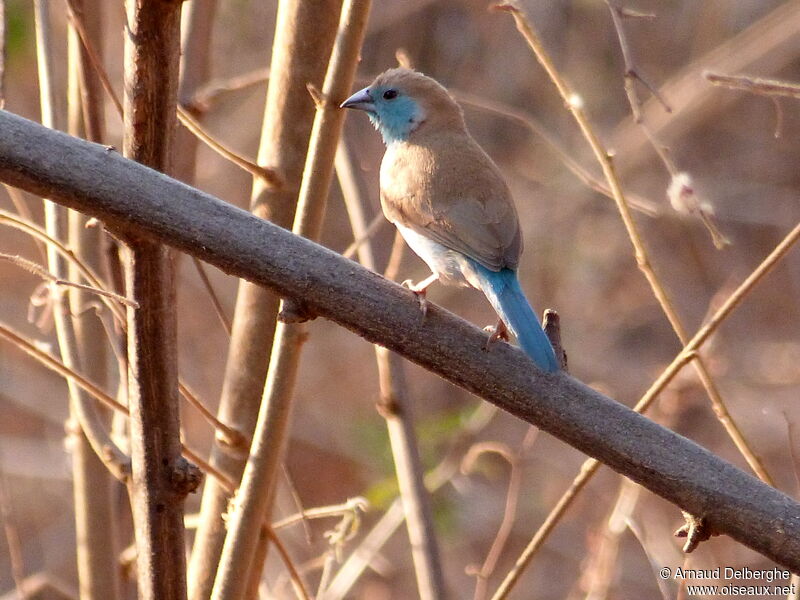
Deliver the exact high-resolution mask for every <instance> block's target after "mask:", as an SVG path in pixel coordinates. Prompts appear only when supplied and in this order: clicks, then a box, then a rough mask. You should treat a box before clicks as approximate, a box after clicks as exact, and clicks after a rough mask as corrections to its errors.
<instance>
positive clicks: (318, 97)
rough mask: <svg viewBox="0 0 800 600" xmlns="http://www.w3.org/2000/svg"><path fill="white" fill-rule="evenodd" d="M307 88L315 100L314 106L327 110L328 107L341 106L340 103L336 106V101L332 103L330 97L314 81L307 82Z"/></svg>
mask: <svg viewBox="0 0 800 600" xmlns="http://www.w3.org/2000/svg"><path fill="white" fill-rule="evenodd" d="M306 89H307V90H308V93H309V95H310V96H311V99H312V100H313V101H314V107H315V108H316V109H317V110H325V109H326V108H331V107H333V108H338V107H339V105H338V104H336V105H335V106H334V103H332V102H331V101H330V99H329V98H328V97H327V96H326V95H325V94H323V93H322V91H321V90H320V89H319V88H318V87H317V86H315V85H314V84H313V83H307V84H306Z"/></svg>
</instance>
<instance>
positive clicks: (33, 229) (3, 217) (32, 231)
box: [0, 209, 130, 327]
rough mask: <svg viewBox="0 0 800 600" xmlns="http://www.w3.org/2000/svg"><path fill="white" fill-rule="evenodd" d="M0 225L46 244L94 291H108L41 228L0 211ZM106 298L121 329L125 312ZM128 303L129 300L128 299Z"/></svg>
mask: <svg viewBox="0 0 800 600" xmlns="http://www.w3.org/2000/svg"><path fill="white" fill-rule="evenodd" d="M0 223H2V224H4V225H8V226H10V227H13V228H15V229H19V230H20V231H24V232H25V233H27V234H29V235H31V236H32V237H33V238H34V239H37V240H39V241H41V242H42V243H44V244H46V245H47V246H48V247H52V248H53V249H54V250H55V251H56V252H58V254H59V255H60V256H62V257H63V258H65V259H66V260H67V261H69V262H70V263H72V264H73V265H74V266H75V267H76V268H77V269H78V271H79V272H80V274H81V276H82V277H83V278H84V279H85V280H86V281H87V283H88V284H89V285H90V286H92V287H93V288H95V289H98V290H104V291H108V286H107V285H105V284H104V283H103V282H102V280H101V279H100V276H99V275H98V274H97V273H95V272H94V270H92V268H91V267H89V265H87V264H86V263H84V262H83V261H82V260H80V259H79V258H78V257H76V256H75V254H74V253H73V252H72V251H71V250H69V249H68V248H67V247H66V246H64V244H62V243H61V242H59V241H58V240H56V239H54V238H53V237H51V236H50V235H48V234H47V232H46V231H44V230H43V229H42V228H41V227H39V226H38V225H36V224H35V223H33V222H31V221H27V220H25V219H23V218H22V217H19V216H17V215H15V214H13V213H10V212H7V211H4V210H2V209H0ZM101 298H105V296H101ZM108 300H109V299H108V298H105V300H104V304H105V305H106V306H108V308H109V310H110V311H111V312H112V314H113V315H114V317H115V318H116V319H117V321H118V323H120V324H121V325H122V326H123V327H124V325H125V312H124V311H123V310H122V309H121V308H120V306H119V304H117V303H116V302H110V301H108ZM128 300H129V301H130V299H128Z"/></svg>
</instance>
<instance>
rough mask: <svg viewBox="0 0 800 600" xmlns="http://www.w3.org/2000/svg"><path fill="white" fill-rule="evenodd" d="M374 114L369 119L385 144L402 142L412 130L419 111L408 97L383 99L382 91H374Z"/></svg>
mask: <svg viewBox="0 0 800 600" xmlns="http://www.w3.org/2000/svg"><path fill="white" fill-rule="evenodd" d="M375 95H376V96H377V99H376V101H375V114H372V113H370V114H369V119H370V121H372V124H373V125H375V127H376V128H377V129H378V131H380V132H381V135H382V136H383V141H384V142H386V143H387V144H389V143H391V142H396V141H403V140H405V139H406V138H408V136H409V134H410V133H411V131H412V130H413V129H414V125H415V117H416V116H417V113H418V111H419V107H418V106H417V103H416V102H415V101H414V100H413V99H412V98H409V97H408V96H398V97H396V98H395V99H393V100H384V99H383V90H376V94H375Z"/></svg>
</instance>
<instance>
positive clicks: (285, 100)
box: [189, 0, 341, 600]
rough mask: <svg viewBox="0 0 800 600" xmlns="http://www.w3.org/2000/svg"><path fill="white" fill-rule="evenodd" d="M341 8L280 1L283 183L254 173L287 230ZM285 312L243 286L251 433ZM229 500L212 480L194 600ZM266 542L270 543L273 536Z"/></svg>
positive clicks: (245, 429)
mask: <svg viewBox="0 0 800 600" xmlns="http://www.w3.org/2000/svg"><path fill="white" fill-rule="evenodd" d="M340 6H341V0H307V1H304V2H294V1H289V0H281V2H280V3H279V5H278V14H277V19H276V27H275V40H274V43H273V47H272V64H271V68H270V72H271V73H272V76H271V77H270V83H269V88H268V90H267V98H266V105H265V108H264V121H263V128H262V131H261V142H260V146H259V151H258V164H259V165H260V166H270V167H272V168H274V169H275V171H276V172H277V173H278V174H279V176H280V177H281V180H282V181H283V186H282V187H280V188H276V187H270V186H267V185H265V182H264V181H263V180H262V179H261V178H254V179H253V189H252V196H251V203H250V208H251V210H252V211H253V213H254V214H256V215H257V216H259V217H262V218H269V219H271V220H272V221H274V222H275V223H276V224H278V225H280V226H281V227H287V228H288V227H291V224H292V220H293V219H294V212H295V204H296V202H297V190H298V189H299V187H300V180H301V177H302V174H303V165H304V162H305V155H306V149H307V148H308V138H309V135H310V134H311V124H312V120H313V117H314V104H313V102H311V99H310V98H309V97H308V94H307V92H306V85H307V84H308V83H312V84H318V85H321V82H322V79H323V77H324V74H325V61H326V58H327V57H328V55H329V54H330V48H331V45H332V44H333V39H334V35H335V34H336V26H337V15H338V9H339V7H340ZM277 313H278V298H277V297H276V296H274V295H273V294H271V293H270V292H268V291H267V290H265V289H264V288H262V287H259V286H257V285H254V284H252V283H250V282H247V281H242V282H241V283H240V284H239V293H238V296H237V299H236V308H235V312H234V318H233V331H232V334H231V342H230V349H229V351H228V360H227V364H226V367H225V379H224V383H223V388H222V396H221V398H220V405H219V412H218V417H219V419H220V420H221V421H223V422H225V423H228V424H230V425H231V426H232V427H233V428H235V429H236V430H238V431H240V432H242V433H243V434H245V435H247V436H252V434H253V430H254V429H255V424H256V417H257V415H258V409H259V406H260V401H261V395H262V393H263V391H264V380H265V378H266V373H267V365H268V363H269V351H270V347H271V346H272V337H273V333H274V329H275V319H276V315H277ZM210 462H211V464H212V465H214V466H215V467H216V468H218V469H220V470H222V471H224V472H226V473H229V474H230V475H231V476H232V477H234V478H235V479H237V480H238V479H239V478H240V476H241V473H242V471H243V470H244V465H245V462H246V456H241V455H237V454H236V453H233V452H231V451H230V449H229V448H227V447H226V446H225V445H224V444H221V443H219V441H215V443H214V445H213V447H212V450H211V458H210ZM229 499H230V494H229V493H228V492H227V491H226V490H225V489H223V488H222V487H221V486H220V485H219V484H218V483H217V482H216V481H213V480H209V481H208V482H207V483H206V486H205V489H204V491H203V500H202V505H201V509H200V515H201V518H200V524H199V526H198V529H197V534H196V536H195V542H194V547H193V548H192V555H191V559H190V562H189V597H190V598H191V599H192V600H206V599H207V598H209V597H210V596H211V589H212V587H213V585H214V573H215V572H216V568H217V563H218V562H219V556H220V552H221V551H222V544H223V542H224V541H225V524H224V522H223V520H222V515H223V514H224V513H225V512H226V511H227V508H228V500H229ZM260 543H262V544H264V545H266V543H267V540H266V538H262V540H261V542H260Z"/></svg>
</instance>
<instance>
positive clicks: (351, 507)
mask: <svg viewBox="0 0 800 600" xmlns="http://www.w3.org/2000/svg"><path fill="white" fill-rule="evenodd" d="M368 507H369V502H367V500H366V498H362V497H361V496H357V497H355V498H350V499H349V500H348V501H347V502H343V503H342V504H334V505H332V506H318V507H315V508H306V509H304V510H303V511H302V512H299V513H297V514H294V515H290V516H288V517H284V518H283V519H281V520H280V521H275V522H274V523H272V528H273V529H275V530H278V529H283V528H284V527H289V526H290V525H295V524H296V523H302V522H303V521H305V520H307V519H327V518H330V517H341V516H342V515H343V514H345V513H352V512H353V511H362V512H363V511H365V510H367V508H368Z"/></svg>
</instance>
